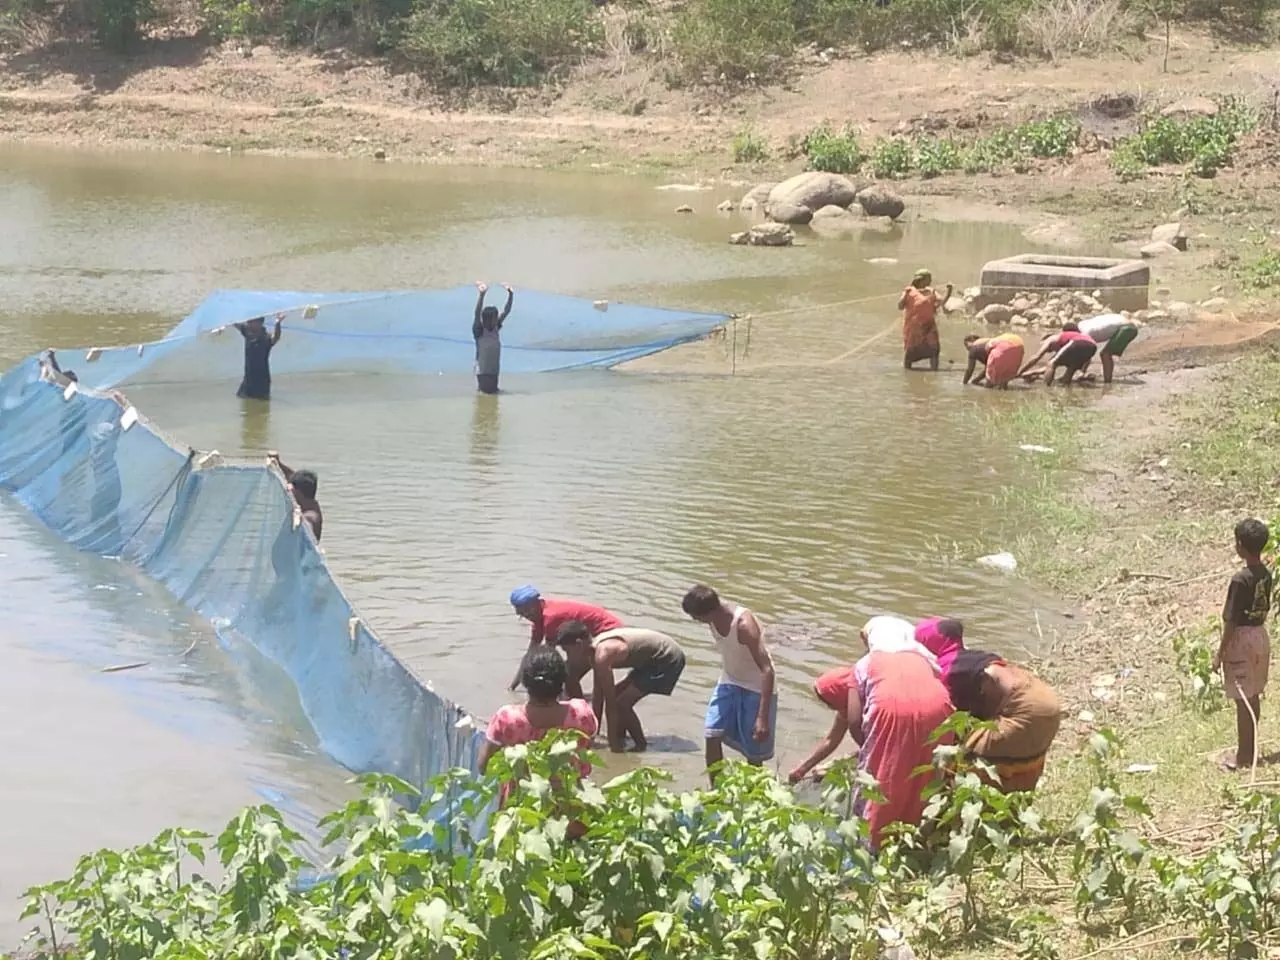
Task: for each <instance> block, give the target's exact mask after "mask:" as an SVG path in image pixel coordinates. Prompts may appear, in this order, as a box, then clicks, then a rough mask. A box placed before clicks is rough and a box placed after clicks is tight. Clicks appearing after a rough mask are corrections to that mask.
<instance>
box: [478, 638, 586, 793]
mask: <svg viewBox="0 0 1280 960" xmlns="http://www.w3.org/2000/svg"><path fill="white" fill-rule="evenodd" d="M567 676H568V671H567V669H566V667H565V662H564V657H562V656H561V655H560V651H559V650H558V649H557V648H555V647H548V646H542V647H535V648H534V649H533V650H531V651H530V652H529V655H528V656H527V657H526V658H525V662H524V666H523V667H522V668H521V672H520V680H521V683H522V684H523V685H524V688H525V690H527V691H528V692H529V700H528V702H527V703H509V704H507V705H506V706H505V707H502V708H501V709H499V710H498V712H497V713H495V714H494V715H493V719H491V720H490V721H489V727H488V729H487V730H486V731H485V737H486V738H487V740H486V742H485V745H484V749H482V750H481V751H480V772H481V773H483V772H484V770H485V768H486V767H487V766H488V765H489V760H490V759H491V758H492V757H493V755H494V754H495V753H497V752H498V751H499V750H501V749H502V748H503V747H514V746H517V745H518V744H521V743H529V742H530V741H533V740H541V739H542V738H543V737H545V736H546V735H547V734H548V733H549V732H550V731H552V730H581V731H582V733H583V737H582V740H581V742H582V746H583V748H584V749H585V748H586V747H589V746H590V745H591V738H592V737H594V736H595V735H596V731H597V730H598V729H599V726H600V725H599V722H598V721H597V720H596V715H595V711H593V710H592V709H591V704H589V703H587V701H585V700H561V699H560V697H561V695H562V694H563V693H564V685H565V680H566V678H567ZM577 765H578V769H579V771H581V773H582V775H583V776H584V777H585V776H587V775H588V774H589V773H591V764H589V763H587V761H586V760H584V759H580V760H578V763H577ZM514 786H515V784H513V783H505V784H503V786H502V801H503V802H504V803H505V802H506V800H507V797H508V796H510V794H511V790H512V788H513V787H514Z"/></svg>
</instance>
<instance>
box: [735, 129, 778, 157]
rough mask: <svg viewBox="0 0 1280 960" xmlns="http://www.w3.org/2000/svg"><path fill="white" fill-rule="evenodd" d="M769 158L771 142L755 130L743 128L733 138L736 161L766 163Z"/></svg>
mask: <svg viewBox="0 0 1280 960" xmlns="http://www.w3.org/2000/svg"><path fill="white" fill-rule="evenodd" d="M768 159H769V144H767V143H766V142H765V140H764V138H763V137H761V136H760V135H759V134H757V133H756V132H755V131H754V130H742V131H740V132H739V133H738V135H737V136H736V137H734V138H733V162H734V163H764V161H766V160H768Z"/></svg>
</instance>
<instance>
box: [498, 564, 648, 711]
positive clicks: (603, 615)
mask: <svg viewBox="0 0 1280 960" xmlns="http://www.w3.org/2000/svg"><path fill="white" fill-rule="evenodd" d="M511 606H513V607H514V608H515V611H516V615H517V616H519V617H520V618H521V619H523V620H528V621H529V623H530V624H532V628H531V629H530V630H529V650H534V649H535V648H537V647H538V646H539V645H541V644H544V643H551V644H554V643H555V642H556V636H557V634H559V632H560V628H561V627H563V626H564V625H565V624H566V623H568V622H569V621H570V620H580V621H581V622H583V623H585V624H586V625H587V626H588V627H589V628H590V630H591V633H592V635H593V636H594V635H596V634H599V633H604V632H605V631H606V630H616V629H618V628H619V627H622V626H625V624H624V623H623V622H622V618H621V617H619V616H618V615H617V614H614V613H610V612H609V611H608V610H606V609H605V608H604V607H597V606H595V605H594V604H590V603H583V602H582V601H581V600H568V599H565V598H563V597H544V596H543V595H542V594H541V593H539V592H538V588H537V587H534V586H530V585H529V584H525V585H524V586H523V587H516V588H515V589H514V590H512V591H511ZM520 675H521V674H520V670H517V671H516V676H515V679H514V680H512V681H511V687H510V689H512V690H514V689H515V688H516V687H518V686H520ZM569 695H570V696H574V697H578V696H581V695H582V690H581V688H580V687H578V686H577V681H576V680H575V679H573V678H570V680H569Z"/></svg>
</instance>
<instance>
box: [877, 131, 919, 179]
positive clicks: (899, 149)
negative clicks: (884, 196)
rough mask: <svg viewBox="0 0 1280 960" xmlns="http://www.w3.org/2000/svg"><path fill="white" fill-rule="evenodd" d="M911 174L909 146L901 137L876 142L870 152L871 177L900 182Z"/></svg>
mask: <svg viewBox="0 0 1280 960" xmlns="http://www.w3.org/2000/svg"><path fill="white" fill-rule="evenodd" d="M910 172H911V144H910V143H909V142H908V141H906V140H904V139H903V138H901V137H890V138H889V139H887V140H884V139H881V140H877V141H876V143H875V147H874V148H873V149H872V151H871V175H872V176H873V177H875V178H876V179H877V180H900V179H902V178H903V177H905V176H906V175H907V174H909V173H910Z"/></svg>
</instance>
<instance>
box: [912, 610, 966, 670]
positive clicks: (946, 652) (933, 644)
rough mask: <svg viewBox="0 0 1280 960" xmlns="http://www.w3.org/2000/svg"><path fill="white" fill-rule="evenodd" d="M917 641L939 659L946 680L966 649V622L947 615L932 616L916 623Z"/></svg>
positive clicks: (939, 665) (939, 666)
mask: <svg viewBox="0 0 1280 960" xmlns="http://www.w3.org/2000/svg"><path fill="white" fill-rule="evenodd" d="M916 643H918V644H920V646H922V647H924V648H925V649H926V650H928V651H929V652H930V653H932V654H933V655H934V656H935V657H936V658H937V660H938V669H939V671H940V672H941V673H942V678H943V679H944V680H945V679H946V678H947V674H949V673H950V672H951V665H952V664H953V663H955V661H956V657H958V656H959V655H960V653H961V651H963V650H964V624H963V623H961V622H960V621H959V620H952V619H949V618H947V617H930V618H929V619H928V620H921V621H920V622H919V623H917V624H916Z"/></svg>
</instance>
